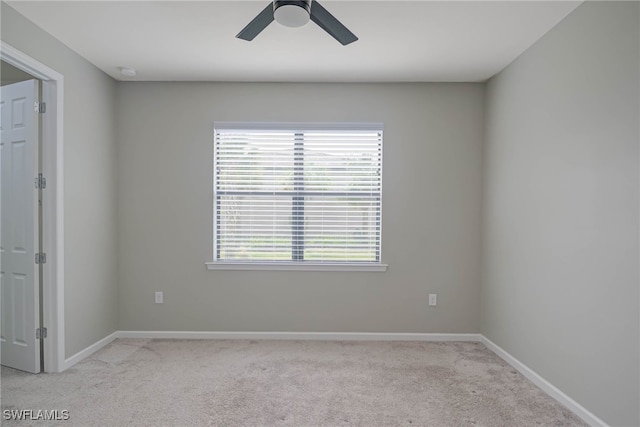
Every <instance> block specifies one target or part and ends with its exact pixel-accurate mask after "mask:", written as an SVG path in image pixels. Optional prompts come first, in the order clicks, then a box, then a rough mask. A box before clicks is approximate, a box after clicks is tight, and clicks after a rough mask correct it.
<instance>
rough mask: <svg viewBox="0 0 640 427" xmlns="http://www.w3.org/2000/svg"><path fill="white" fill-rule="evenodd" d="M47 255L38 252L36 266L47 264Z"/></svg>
mask: <svg viewBox="0 0 640 427" xmlns="http://www.w3.org/2000/svg"><path fill="white" fill-rule="evenodd" d="M46 262H47V254H46V253H44V252H38V253H37V254H36V264H46Z"/></svg>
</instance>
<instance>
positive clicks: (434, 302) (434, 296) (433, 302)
mask: <svg viewBox="0 0 640 427" xmlns="http://www.w3.org/2000/svg"><path fill="white" fill-rule="evenodd" d="M437 304H438V295H437V294H429V305H437Z"/></svg>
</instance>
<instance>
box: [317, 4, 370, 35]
mask: <svg viewBox="0 0 640 427" xmlns="http://www.w3.org/2000/svg"><path fill="white" fill-rule="evenodd" d="M311 20H312V21H313V22H315V23H316V24H318V25H319V26H320V28H322V29H323V30H325V31H326V32H327V33H329V34H331V36H333V38H334V39H336V40H338V41H339V42H340V43H342V45H343V46H346V45H348V44H349V43H353V42H354V41H356V40H358V37H356V35H355V34H353V33H352V32H351V31H349V29H348V28H347V27H345V26H344V25H342V23H341V22H340V21H338V20H337V19H336V18H335V17H334V16H333V15H332V14H330V13H329V11H328V10H327V9H325V8H324V7H322V5H321V4H320V3H318V2H317V1H314V2H313V3H311Z"/></svg>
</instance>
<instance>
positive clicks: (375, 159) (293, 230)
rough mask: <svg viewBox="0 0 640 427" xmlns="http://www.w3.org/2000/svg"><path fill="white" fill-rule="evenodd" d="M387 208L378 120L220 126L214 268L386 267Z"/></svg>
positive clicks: (217, 130) (217, 134) (216, 155)
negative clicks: (383, 238)
mask: <svg viewBox="0 0 640 427" xmlns="http://www.w3.org/2000/svg"><path fill="white" fill-rule="evenodd" d="M381 209H382V125H381V124H378V125H373V124H334V125H327V124H321V125H320V124H316V125H313V124H310V125H301V124H274V123H268V124H257V123H256V124H251V123H249V124H248V123H216V124H215V149H214V248H213V251H214V262H213V263H208V265H209V266H210V267H213V268H214V269H217V268H225V267H224V265H225V264H226V265H229V264H241V265H243V266H245V267H246V266H247V265H262V266H264V265H265V264H269V265H272V266H273V265H280V266H282V265H285V266H292V265H306V266H309V265H315V266H320V265H325V266H326V265H333V266H336V265H343V266H346V265H349V266H365V267H366V266H376V265H377V266H383V267H384V265H383V264H381V263H380V262H381V260H380V249H381V241H380V239H381V224H382V211H381ZM221 266H222V267H221ZM374 269H375V268H374ZM365 270H366V268H365Z"/></svg>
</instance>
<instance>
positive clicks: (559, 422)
mask: <svg viewBox="0 0 640 427" xmlns="http://www.w3.org/2000/svg"><path fill="white" fill-rule="evenodd" d="M1 378H2V384H1V386H0V387H1V391H2V395H1V399H2V404H1V406H2V409H3V414H4V410H7V409H8V410H21V409H31V410H34V414H35V411H37V410H58V411H62V410H68V411H69V412H68V413H69V420H67V421H58V422H57V423H56V422H49V421H47V422H44V421H33V422H25V421H22V422H19V421H5V420H4V419H3V420H2V423H3V425H38V426H40V425H64V426H272V425H276V426H277V425H291V426H343V425H360V426H398V425H405V426H434V427H439V426H456V427H458V426H514V427H516V426H517V427H525V426H584V425H585V424H584V423H583V422H582V421H581V420H580V419H579V418H578V417H576V416H575V415H574V414H572V413H571V412H570V411H569V410H567V409H565V408H564V407H563V406H562V405H560V404H559V403H557V402H556V401H555V400H553V399H552V398H551V397H549V396H548V395H547V394H545V393H544V392H543V391H542V390H540V389H539V388H537V387H536V386H535V385H534V384H533V383H531V382H530V381H529V380H527V379H526V378H524V377H523V376H522V375H521V374H520V373H519V372H517V371H516V370H514V369H513V368H512V367H511V366H509V365H508V364H506V363H505V362H504V361H503V360H502V359H500V358H499V357H497V356H496V355H495V354H493V353H492V352H491V351H489V350H488V349H487V348H486V347H484V346H483V345H482V344H480V343H469V342H447V343H432V342H346V341H345V342H342V341H248V340H161V339H153V340H147V339H118V340H116V341H114V342H112V343H111V344H109V345H108V346H106V347H104V348H103V349H102V350H100V351H98V352H96V353H94V354H93V355H92V356H91V357H89V358H87V359H85V360H83V361H82V362H80V363H78V364H77V365H75V366H73V367H72V368H70V369H68V370H67V371H65V372H63V373H60V374H39V375H32V374H27V373H24V372H21V371H16V370H13V369H10V368H6V367H2V372H1Z"/></svg>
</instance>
